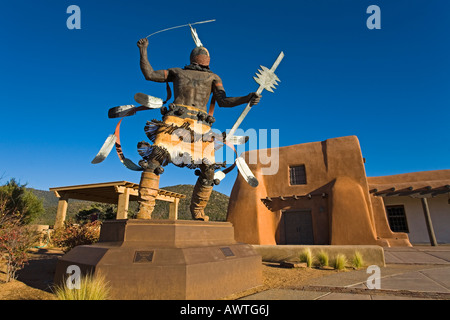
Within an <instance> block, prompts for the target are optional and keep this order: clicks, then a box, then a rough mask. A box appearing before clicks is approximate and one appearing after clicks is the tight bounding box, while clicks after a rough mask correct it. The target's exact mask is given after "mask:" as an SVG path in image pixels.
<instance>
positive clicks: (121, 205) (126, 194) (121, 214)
mask: <svg viewBox="0 0 450 320" xmlns="http://www.w3.org/2000/svg"><path fill="white" fill-rule="evenodd" d="M131 190H132V189H130V188H124V190H123V192H122V193H119V197H118V202H117V214H116V219H127V218H128V206H129V205H130V192H131Z"/></svg>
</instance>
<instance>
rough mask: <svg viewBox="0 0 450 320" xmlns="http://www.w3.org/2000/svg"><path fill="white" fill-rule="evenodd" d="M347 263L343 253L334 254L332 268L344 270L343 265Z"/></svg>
mask: <svg viewBox="0 0 450 320" xmlns="http://www.w3.org/2000/svg"><path fill="white" fill-rule="evenodd" d="M346 264H347V258H346V257H345V255H343V254H341V253H338V254H337V255H336V258H335V259H334V266H333V267H334V268H335V269H336V270H344V269H345V265H346Z"/></svg>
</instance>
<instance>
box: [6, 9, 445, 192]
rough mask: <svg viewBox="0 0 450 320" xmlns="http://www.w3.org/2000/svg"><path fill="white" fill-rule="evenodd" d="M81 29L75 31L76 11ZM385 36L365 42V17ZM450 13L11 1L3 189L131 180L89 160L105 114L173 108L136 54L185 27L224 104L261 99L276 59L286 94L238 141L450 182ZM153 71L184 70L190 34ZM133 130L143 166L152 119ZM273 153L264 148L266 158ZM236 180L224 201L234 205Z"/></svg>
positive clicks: (129, 133)
mask: <svg viewBox="0 0 450 320" xmlns="http://www.w3.org/2000/svg"><path fill="white" fill-rule="evenodd" d="M72 4H74V5H78V6H79V7H80V9H81V30H69V29H68V28H67V27H66V20H67V18H68V17H69V14H67V13H66V9H67V7H68V6H69V5H72ZM372 4H375V5H378V6H379V7H380V9H381V29H380V30H369V29H368V28H367V27H366V20H367V18H368V17H369V14H367V13H366V9H367V7H368V6H369V5H372ZM449 10H450V3H449V2H447V1H442V0H431V1H430V0H426V1H425V0H420V1H406V0H404V1H400V0H395V1H394V0H391V1H382V0H370V1H369V0H367V1H366V0H342V1H331V0H328V1H324V0H316V1H311V0H308V1H306V0H297V1H283V0H280V1H243V0H241V1H225V2H223V1H222V2H217V1H192V2H188V1H135V0H128V1H111V0H108V1H102V0H97V1H85V0H71V1H62V0H58V1H57V0H34V1H22V0H18V1H8V2H5V3H2V9H1V11H0V24H1V27H0V37H1V39H2V50H0V84H1V85H0V97H1V100H0V101H1V102H0V103H1V115H0V119H1V126H0V155H1V156H0V177H2V181H1V182H6V181H7V180H9V179H10V178H13V177H14V178H16V179H18V180H20V181H21V182H22V183H28V186H30V187H33V188H37V189H43V190H48V188H50V187H57V186H66V185H76V184H86V183H97V182H107V181H118V180H127V181H132V182H139V177H140V174H139V172H133V171H130V170H128V169H127V168H125V167H124V166H123V165H122V164H121V163H120V161H119V160H118V158H117V156H116V154H115V152H114V150H113V151H112V152H111V154H110V156H109V157H108V158H107V159H106V160H105V161H104V162H103V163H101V164H98V165H93V164H91V163H90V162H91V160H92V159H93V157H94V156H95V155H96V154H97V152H98V150H99V148H100V147H101V145H102V144H103V142H104V140H105V139H106V137H107V136H108V135H109V134H111V133H113V131H114V127H115V125H116V123H117V119H108V117H107V112H108V109H109V108H111V107H114V106H117V105H124V104H133V103H134V100H133V97H134V94H135V93H137V92H144V93H147V94H151V95H154V96H159V97H161V98H165V86H164V84H158V83H153V82H148V81H145V80H144V78H143V76H142V74H141V72H140V69H139V52H138V48H137V46H136V41H137V40H139V39H140V38H142V37H145V36H147V35H149V34H151V33H153V32H155V31H158V30H161V29H165V28H168V27H172V26H176V25H181V24H185V23H189V22H195V21H202V20H209V19H216V21H215V22H214V23H208V24H203V25H198V26H197V31H198V34H199V36H200V39H201V40H202V42H203V43H204V45H205V46H206V47H207V48H208V49H209V51H210V53H211V69H212V70H213V71H214V72H215V73H217V74H218V75H219V76H220V77H221V78H222V80H223V83H224V86H225V89H226V91H227V94H228V95H229V96H241V95H246V94H248V93H249V92H252V91H256V89H257V87H258V86H257V84H256V83H255V82H254V81H253V79H252V77H253V75H254V73H255V72H256V71H257V69H258V68H259V65H265V66H267V67H270V66H271V65H272V63H273V62H274V60H275V58H276V57H277V55H278V54H279V53H280V51H284V53H285V58H284V60H283V61H282V63H281V65H280V66H279V68H278V69H277V72H276V73H277V75H278V77H279V78H280V79H281V83H280V85H279V87H278V89H277V90H276V91H275V93H273V94H272V93H269V92H264V93H263V98H262V100H261V103H260V104H259V105H258V106H256V107H255V108H253V110H252V111H251V112H250V113H249V115H248V116H247V118H246V119H245V120H244V122H243V123H242V128H243V129H245V130H247V129H250V128H253V129H257V130H258V129H267V130H269V131H270V130H271V129H279V133H280V136H279V145H280V146H288V145H293V144H300V143H307V142H314V141H322V140H325V139H329V138H334V137H341V136H347V135H356V136H358V138H359V140H360V144H361V148H362V152H363V156H364V157H365V158H366V172H367V175H368V176H381V175H390V174H396V173H404V172H414V171H425V170H436V169H449V168H450V165H449V164H450V163H449V156H450V139H449V137H450V135H449V133H448V128H449V126H448V121H449V120H448V119H449V116H450V112H449V102H450V91H449V85H450V41H449V40H450V33H449V32H448V30H449V26H450V18H449V16H448V12H449ZM149 40H150V45H149V59H150V62H151V63H152V65H153V66H154V68H155V69H165V68H171V67H183V66H184V65H186V64H188V62H189V53H190V51H191V50H192V49H193V47H194V43H193V41H192V38H191V37H190V33H189V29H188V28H181V29H176V30H172V31H167V32H164V33H160V34H157V35H155V36H153V37H151V38H150V39H149ZM243 108H244V106H240V107H236V108H234V109H220V108H219V109H216V113H215V115H216V118H217V122H216V123H215V128H217V129H219V130H225V129H228V128H230V127H231V126H232V124H233V123H234V121H235V120H236V118H237V117H238V116H239V115H240V113H241V111H242V110H243ZM153 118H156V119H159V118H160V113H159V112H158V111H145V112H141V113H140V114H137V115H136V116H134V117H130V118H126V119H125V120H124V122H123V125H122V135H121V139H122V145H123V149H124V152H125V155H126V156H127V157H129V158H131V159H132V160H133V161H135V162H137V161H139V155H138V154H137V150H136V144H137V142H139V141H142V140H145V139H146V137H145V133H144V129H143V128H144V125H145V122H146V121H147V120H151V119H153ZM269 146H270V145H269ZM237 174H238V173H237V170H235V171H233V173H231V174H229V175H228V176H227V178H226V179H225V180H224V181H223V182H222V183H221V184H220V185H219V186H218V187H216V190H218V191H220V192H223V193H225V194H229V193H230V191H231V188H232V186H233V184H234V181H235V179H236V175H237ZM195 179H196V177H195V176H194V174H193V171H191V170H189V169H179V168H176V167H175V166H173V165H169V166H168V167H166V172H165V173H164V174H163V175H162V178H161V187H164V186H168V185H175V184H180V183H182V184H194V183H195Z"/></svg>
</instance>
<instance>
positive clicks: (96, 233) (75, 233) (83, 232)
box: [52, 221, 101, 252]
mask: <svg viewBox="0 0 450 320" xmlns="http://www.w3.org/2000/svg"><path fill="white" fill-rule="evenodd" d="M100 226H101V222H100V221H93V222H89V223H85V224H74V223H70V222H69V223H65V225H64V227H62V228H59V229H57V230H55V232H54V234H53V237H52V243H53V244H54V245H55V246H57V247H59V248H61V249H62V250H63V251H64V252H68V251H70V250H71V249H73V248H75V247H76V246H81V245H89V244H93V243H95V242H97V241H98V239H99V238H100Z"/></svg>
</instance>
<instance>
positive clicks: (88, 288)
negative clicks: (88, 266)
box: [53, 274, 110, 300]
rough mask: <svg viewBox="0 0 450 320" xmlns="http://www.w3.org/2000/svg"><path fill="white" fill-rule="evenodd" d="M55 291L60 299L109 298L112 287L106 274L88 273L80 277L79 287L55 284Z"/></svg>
mask: <svg viewBox="0 0 450 320" xmlns="http://www.w3.org/2000/svg"><path fill="white" fill-rule="evenodd" d="M53 292H54V294H55V295H56V297H57V298H58V299H59V300H107V299H108V297H109V292H110V289H109V285H108V283H107V281H106V280H105V277H104V276H102V275H92V274H88V275H85V276H81V277H80V287H79V289H76V288H69V287H67V285H66V284H65V283H64V284H61V285H58V286H55V287H54V288H53Z"/></svg>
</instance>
